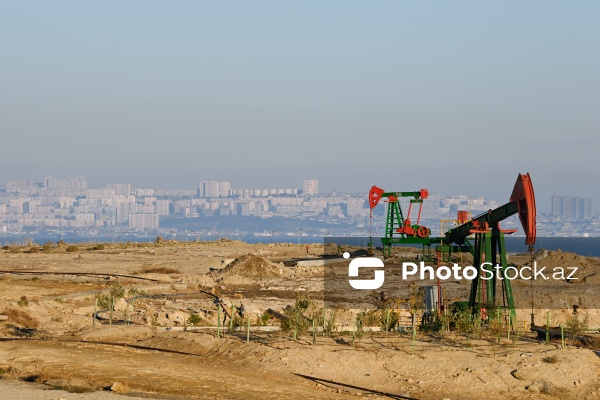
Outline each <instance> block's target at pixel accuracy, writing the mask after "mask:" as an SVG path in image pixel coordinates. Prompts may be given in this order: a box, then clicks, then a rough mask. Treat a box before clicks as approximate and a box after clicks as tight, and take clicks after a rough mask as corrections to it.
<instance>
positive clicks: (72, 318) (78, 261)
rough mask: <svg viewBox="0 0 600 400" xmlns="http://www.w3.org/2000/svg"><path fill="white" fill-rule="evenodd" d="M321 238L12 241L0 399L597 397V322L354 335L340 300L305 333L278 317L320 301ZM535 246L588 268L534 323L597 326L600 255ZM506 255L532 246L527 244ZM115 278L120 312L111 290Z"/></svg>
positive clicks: (6, 262)
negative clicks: (582, 338)
mask: <svg viewBox="0 0 600 400" xmlns="http://www.w3.org/2000/svg"><path fill="white" fill-rule="evenodd" d="M67 250H68V251H67ZM323 251H324V248H323V245H320V244H313V245H310V248H309V252H308V253H307V248H306V245H296V244H287V243H284V244H281V243H274V244H257V245H250V244H246V243H242V242H237V241H229V240H222V241H215V242H192V243H178V242H170V241H163V242H160V243H143V244H135V243H122V244H103V245H98V244H89V245H79V246H78V248H72V247H71V248H69V247H68V246H67V245H60V246H46V247H45V248H42V246H29V247H9V248H5V249H3V250H1V251H0V290H1V292H2V294H3V295H2V297H1V298H0V314H2V315H5V316H7V317H8V318H7V319H6V320H3V321H0V374H1V375H2V379H0V390H2V393H3V395H2V396H0V397H2V398H10V399H21V398H23V399H26V398H27V399H33V398H38V399H69V400H70V399H120V398H161V399H163V398H164V399H241V398H244V399H296V398H304V399H351V398H357V397H370V398H381V399H385V398H392V399H507V398H508V399H597V398H600V375H599V373H600V358H599V357H598V356H597V355H596V353H595V352H594V351H593V348H594V345H593V342H594V340H593V339H594V337H595V336H594V335H597V333H595V334H594V333H590V334H589V335H588V336H589V337H590V338H591V339H592V341H591V343H592V345H589V346H588V347H591V348H583V347H580V346H579V344H580V343H579V342H577V341H575V340H569V341H568V343H567V345H568V346H567V348H566V349H561V348H560V347H561V346H560V341H552V342H551V343H550V344H548V345H547V344H545V343H544V342H540V341H536V340H534V336H533V335H532V334H530V333H528V332H520V333H519V334H518V336H517V337H516V338H515V335H514V334H513V336H512V339H509V338H508V337H507V334H505V333H503V334H502V335H500V343H499V344H497V342H496V340H491V339H490V338H489V337H487V336H486V335H485V334H484V335H483V336H482V337H481V338H478V337H473V336H469V335H466V334H463V333H459V332H453V331H451V332H445V331H444V330H442V331H439V332H427V331H419V332H418V333H417V335H416V337H415V340H414V341H413V340H412V333H411V332H410V329H407V330H402V329H400V330H399V331H398V330H394V331H392V332H384V331H381V329H380V328H381V327H375V326H373V327H370V326H368V327H364V330H362V331H361V332H362V336H358V334H357V335H356V337H355V340H354V341H353V335H352V331H354V330H355V326H354V325H355V322H354V321H355V318H356V315H357V313H358V312H359V310H349V309H338V310H335V313H334V310H325V315H324V316H323V320H324V321H325V322H326V321H327V318H330V319H329V322H330V324H329V326H328V327H327V330H326V332H323V329H322V327H321V326H317V327H315V335H314V336H313V334H312V333H311V329H310V328H311V327H309V329H308V330H306V331H304V332H301V333H299V335H298V337H297V339H296V340H294V339H293V332H292V331H286V330H281V329H280V327H281V325H284V327H285V323H282V319H283V316H284V315H287V316H289V315H291V314H290V306H293V305H294V304H296V299H297V298H300V297H299V296H304V297H302V298H305V297H309V298H312V299H314V300H313V303H312V304H311V306H310V308H308V309H307V310H305V311H306V313H308V312H311V311H312V312H317V311H318V312H319V313H323V309H322V307H323V302H322V300H321V299H322V291H323V270H324V267H323V261H322V259H321V257H320V256H321V255H322V254H323ZM409 256H410V255H409ZM536 259H537V260H539V262H540V263H542V262H545V263H548V264H549V265H550V264H553V265H554V264H556V265H566V264H577V265H579V266H581V268H582V270H581V278H582V279H583V278H585V279H586V281H585V283H586V285H577V284H573V283H571V282H566V281H565V282H559V283H556V285H558V286H548V287H547V288H540V289H537V288H536V289H535V290H534V294H535V296H536V301H537V302H538V303H539V304H536V310H535V313H536V315H535V317H536V322H537V323H538V325H543V323H545V320H546V317H547V315H550V317H551V319H552V321H551V325H553V326H556V325H557V324H560V323H563V321H564V320H565V319H566V318H568V317H569V315H571V314H572V306H573V304H571V303H574V302H576V303H577V304H578V305H580V306H581V307H580V310H579V312H582V311H583V310H584V309H585V311H586V313H589V314H588V315H589V321H588V324H589V326H590V327H597V326H600V320H599V319H598V316H597V315H596V314H594V312H595V310H593V309H592V307H589V305H586V303H585V299H582V298H585V297H586V295H587V291H588V290H596V287H595V285H596V280H597V279H600V278H597V276H596V271H597V269H598V268H600V262H599V260H597V259H592V258H584V257H579V256H576V255H572V254H569V253H562V252H545V253H544V252H539V253H538V254H536ZM510 261H511V262H514V263H515V264H518V265H521V264H523V263H525V262H528V261H529V259H528V258H527V256H525V255H523V256H516V255H515V256H511V259H510ZM340 262H344V260H343V259H341V260H340ZM598 283H599V284H600V282H598ZM455 286H457V285H455ZM590 288H591V289H590ZM117 289H119V290H121V293H120V296H119V295H115V297H116V298H117V300H116V301H115V303H114V312H112V313H111V312H110V310H109V309H107V308H106V302H107V299H108V294H109V293H111V291H115V290H117ZM513 290H514V292H515V301H516V304H517V308H519V309H518V319H519V320H524V321H527V322H528V321H529V318H530V315H529V314H530V313H531V310H528V306H529V303H528V302H527V299H528V296H529V295H530V292H526V291H525V286H524V285H520V284H515V285H514V287H513ZM536 290H537V291H536ZM557 290H560V291H561V293H571V292H572V294H568V295H567V297H564V296H563V297H561V298H562V299H563V300H564V299H565V298H567V299H571V297H572V299H573V301H567V302H565V304H564V307H562V306H561V307H562V308H561V307H559V306H558V305H557V304H555V303H556V300H555V299H556V297H555V296H552V292H553V291H555V292H556V291H557ZM117 292H118V290H117ZM115 293H116V292H115ZM596 293H597V291H596ZM569 296H571V297H569ZM448 297H449V298H450V297H451V298H452V300H458V299H457V298H454V297H456V296H454V295H453V294H452V293H450V294H448ZM216 298H218V299H219V300H220V301H221V305H222V307H221V309H219V308H218V307H217V305H216V302H215V301H216ZM97 299H98V300H97ZM542 302H543V303H542ZM553 302H554V303H553ZM108 304H110V301H109V303H108ZM242 305H243V309H244V313H243V315H244V317H243V318H242V317H241V315H240V313H238V310H239V308H240V306H242ZM232 306H235V307H236V308H235V309H232ZM286 308H287V310H286ZM232 310H233V314H234V316H235V318H234V326H233V327H232V328H233V329H232V330H231V331H230V330H229V324H230V321H231V320H230V319H228V320H227V321H226V322H225V326H223V327H220V328H219V329H218V328H217V324H218V321H222V318H223V315H222V313H223V312H225V311H227V312H229V313H231V311H232ZM95 312H97V316H98V319H95V318H94V315H95ZM547 312H548V313H549V314H547ZM306 313H305V314H306ZM327 313H328V314H327ZM319 315H321V314H319ZM328 316H329V317H328ZM332 316H335V319H334V318H332ZM219 317H220V318H219ZM248 320H249V321H250V324H249V325H250V333H249V335H248V332H247V328H248ZM111 321H112V322H111ZM219 324H220V322H219ZM398 324H399V325H402V323H401V322H399V323H398ZM237 325H239V326H237ZM405 327H406V328H409V327H408V326H405ZM515 339H516V340H515ZM122 396H127V397H122Z"/></svg>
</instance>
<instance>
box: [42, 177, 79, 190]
mask: <svg viewBox="0 0 600 400" xmlns="http://www.w3.org/2000/svg"><path fill="white" fill-rule="evenodd" d="M44 187H46V188H48V189H79V190H85V189H87V179H86V178H85V177H83V176H75V177H70V176H68V177H66V178H54V177H51V176H47V177H45V178H44Z"/></svg>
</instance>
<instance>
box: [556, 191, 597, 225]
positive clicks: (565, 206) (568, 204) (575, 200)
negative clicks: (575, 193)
mask: <svg viewBox="0 0 600 400" xmlns="http://www.w3.org/2000/svg"><path fill="white" fill-rule="evenodd" d="M550 205H551V211H552V216H553V217H556V218H563V219H573V220H585V219H591V218H592V217H593V212H592V199H587V198H582V197H571V196H556V195H553V196H552V198H551V204H550Z"/></svg>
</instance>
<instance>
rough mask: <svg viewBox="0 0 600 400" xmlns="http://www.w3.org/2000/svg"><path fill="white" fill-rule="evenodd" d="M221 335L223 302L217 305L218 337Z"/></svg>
mask: <svg viewBox="0 0 600 400" xmlns="http://www.w3.org/2000/svg"><path fill="white" fill-rule="evenodd" d="M220 337H221V304H220V303H219V305H218V306H217V338H220Z"/></svg>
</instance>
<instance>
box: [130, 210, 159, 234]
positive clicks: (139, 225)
mask: <svg viewBox="0 0 600 400" xmlns="http://www.w3.org/2000/svg"><path fill="white" fill-rule="evenodd" d="M129 227H130V228H131V229H138V230H142V231H151V230H155V229H158V214H155V213H131V214H129Z"/></svg>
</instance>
